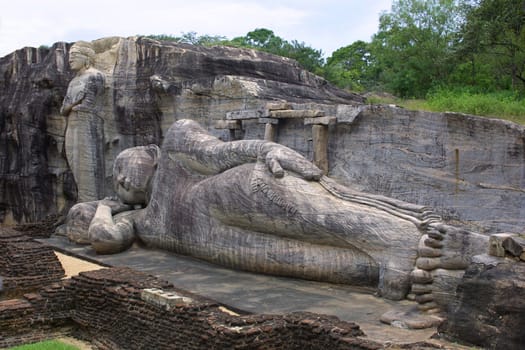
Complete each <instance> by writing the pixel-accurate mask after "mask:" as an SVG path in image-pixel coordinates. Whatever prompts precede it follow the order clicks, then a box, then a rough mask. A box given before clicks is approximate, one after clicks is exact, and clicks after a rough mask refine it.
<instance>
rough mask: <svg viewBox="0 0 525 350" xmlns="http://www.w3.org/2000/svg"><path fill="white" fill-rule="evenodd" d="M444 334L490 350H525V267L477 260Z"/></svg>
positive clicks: (503, 260)
mask: <svg viewBox="0 0 525 350" xmlns="http://www.w3.org/2000/svg"><path fill="white" fill-rule="evenodd" d="M457 294H458V299H457V302H456V303H454V304H452V305H451V307H450V309H449V312H448V315H447V316H448V320H447V321H446V323H444V324H443V325H442V326H441V327H440V331H442V332H445V333H446V334H448V335H452V336H454V337H456V338H460V339H462V340H464V341H467V342H469V343H472V344H475V345H479V346H482V347H484V348H487V349H523V344H525V333H523V329H524V328H525V316H524V315H525V299H524V298H523V296H524V295H525V263H523V262H517V261H516V260H514V259H508V258H497V257H491V256H488V255H482V256H476V257H474V260H473V263H472V264H471V265H470V266H469V268H468V269H467V271H466V272H465V275H464V277H463V280H462V281H461V283H460V284H459V286H458V290H457Z"/></svg>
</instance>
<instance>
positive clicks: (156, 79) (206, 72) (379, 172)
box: [0, 38, 525, 233]
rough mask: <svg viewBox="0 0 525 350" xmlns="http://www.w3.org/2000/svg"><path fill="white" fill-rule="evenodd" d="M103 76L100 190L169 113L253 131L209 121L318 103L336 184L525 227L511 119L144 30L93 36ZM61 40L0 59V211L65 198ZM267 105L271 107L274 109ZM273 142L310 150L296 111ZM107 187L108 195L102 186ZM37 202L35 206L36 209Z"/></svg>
mask: <svg viewBox="0 0 525 350" xmlns="http://www.w3.org/2000/svg"><path fill="white" fill-rule="evenodd" d="M93 45H94V48H95V52H96V65H95V66H96V68H97V69H99V70H100V71H101V72H103V73H104V74H105V76H106V97H105V100H104V104H103V106H102V108H101V115H102V116H103V118H104V136H105V137H104V139H105V142H106V144H105V145H104V150H105V151H104V152H105V172H106V173H105V179H106V180H105V182H106V183H105V185H106V186H105V188H107V189H110V188H111V186H110V183H111V164H112V161H113V160H114V159H115V156H116V155H117V154H118V153H119V152H120V151H121V150H122V149H125V148H129V147H132V146H135V145H144V144H149V143H156V144H160V142H161V141H162V139H163V135H164V134H165V132H166V131H167V129H168V127H169V126H170V125H171V124H172V123H173V122H174V121H175V120H178V119H181V118H192V119H195V120H197V121H198V122H199V123H200V124H201V125H203V126H204V127H205V128H206V129H208V130H210V131H211V132H212V133H213V134H214V135H215V136H219V137H221V138H223V139H228V140H229V139H231V138H232V137H234V138H244V139H255V138H257V139H263V138H264V134H265V124H259V122H258V120H257V119H246V120H242V130H233V131H232V130H229V129H217V130H216V129H213V127H214V125H215V122H216V121H218V120H223V119H225V117H226V113H228V112H232V111H245V110H248V111H262V112H264V111H265V110H270V109H269V108H268V107H267V103H268V102H271V103H274V104H275V107H278V108H277V109H275V110H283V109H288V110H289V109H292V110H318V111H322V112H323V113H324V115H326V116H334V117H336V118H337V124H336V125H334V126H331V127H330V128H329V135H328V142H329V143H328V167H329V169H328V171H329V174H330V175H331V176H333V177H336V178H338V179H339V180H341V181H343V182H344V183H345V184H347V185H349V184H352V185H354V186H356V187H357V188H358V189H361V190H364V191H366V192H372V193H377V194H383V195H387V196H389V197H393V198H398V199H401V200H404V201H408V202H413V203H418V204H421V205H425V206H429V207H432V208H435V209H436V210H437V211H438V212H439V213H440V214H442V215H443V216H444V217H445V219H449V220H453V221H459V222H460V223H461V224H466V225H469V226H470V229H472V230H474V231H482V232H487V233H493V232H521V229H522V227H523V226H524V225H525V216H524V215H522V212H521V211H522V210H521V208H523V207H524V206H525V193H524V191H523V176H522V173H523V171H522V169H523V168H524V167H525V161H524V159H525V150H524V144H523V140H524V129H523V127H522V126H519V125H516V124H513V123H510V122H505V121H500V120H494V119H488V118H479V117H474V116H467V115H462V114H454V113H430V112H415V111H407V110H404V109H401V108H396V107H392V106H367V105H364V104H362V101H363V99H362V98H360V97H358V96H356V95H352V94H349V93H346V92H344V91H341V90H337V89H335V88H334V87H332V86H330V85H329V84H328V83H326V81H324V80H323V79H321V78H319V77H316V76H314V75H312V74H310V73H307V72H305V71H304V70H302V69H300V67H299V66H298V65H297V63H295V62H294V61H292V60H288V59H283V58H279V57H276V56H272V55H268V54H264V53H260V52H256V51H252V50H240V49H233V48H220V47H216V48H202V47H193V46H190V45H181V44H174V43H161V42H157V41H154V40H149V39H145V38H127V39H123V38H107V39H101V40H97V41H94V42H93ZM68 47H69V46H68V45H66V44H63V43H59V44H56V45H54V46H53V47H52V48H51V49H50V50H46V49H38V50H37V49H28V48H26V49H23V50H19V51H16V52H14V53H13V54H11V55H8V56H6V57H4V58H1V59H0V116H1V117H0V144H2V145H5V147H0V174H1V175H0V182H1V184H0V192H1V193H0V198H1V200H0V201H1V203H0V222H4V223H8V222H22V221H35V220H37V219H40V218H42V217H44V216H46V215H47V214H53V213H57V212H63V211H64V210H65V209H67V208H69V207H71V205H72V204H73V203H74V202H75V201H76V188H75V183H74V181H73V179H72V174H71V172H70V171H69V168H68V166H67V163H66V161H65V156H64V147H63V144H64V138H63V135H64V130H65V119H64V117H61V116H59V113H58V110H59V107H60V105H61V103H62V99H63V97H64V96H65V94H66V87H67V85H68V82H69V81H70V80H71V79H72V77H73V74H72V73H71V71H70V69H69V67H68V66H67V61H68V54H67V53H68ZM272 108H273V107H272ZM275 127H276V128H277V129H276V130H273V135H274V138H275V141H276V142H279V143H281V144H284V145H286V146H289V147H291V148H293V149H294V150H296V151H298V152H299V153H301V154H303V155H305V156H306V157H307V158H309V159H313V145H312V133H311V127H310V126H305V125H304V120H303V119H302V118H299V119H297V120H296V119H283V120H281V123H279V125H278V126H275V125H274V128H275ZM106 194H110V193H106ZM41 203H46V205H45V206H43V205H41Z"/></svg>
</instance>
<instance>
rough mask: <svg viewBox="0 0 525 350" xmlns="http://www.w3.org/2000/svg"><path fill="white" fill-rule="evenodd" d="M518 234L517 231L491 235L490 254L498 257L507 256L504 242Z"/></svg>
mask: <svg viewBox="0 0 525 350" xmlns="http://www.w3.org/2000/svg"><path fill="white" fill-rule="evenodd" d="M514 236H516V234H515V233H495V234H492V235H490V237H489V254H490V255H492V256H497V257H504V256H505V248H504V247H503V242H504V241H505V240H506V239H509V238H511V237H514Z"/></svg>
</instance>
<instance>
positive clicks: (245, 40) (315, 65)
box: [224, 28, 324, 73]
mask: <svg viewBox="0 0 525 350" xmlns="http://www.w3.org/2000/svg"><path fill="white" fill-rule="evenodd" d="M224 44H226V45H232V46H237V47H246V48H253V49H257V50H261V51H265V52H268V53H272V54H274V55H279V56H283V57H288V58H292V59H294V60H296V61H297V62H299V64H300V65H301V66H302V67H303V68H305V69H307V70H309V71H311V72H314V73H321V68H322V66H323V64H324V59H323V53H322V51H321V50H316V49H314V48H312V47H310V46H308V45H306V44H305V43H304V42H299V41H297V40H293V41H292V42H288V41H287V40H284V39H283V38H281V37H279V36H277V35H275V33H274V32H273V31H272V30H270V29H266V28H259V29H255V30H253V31H251V32H248V34H246V35H245V36H241V37H237V38H234V39H232V40H230V41H228V42H225V43H224Z"/></svg>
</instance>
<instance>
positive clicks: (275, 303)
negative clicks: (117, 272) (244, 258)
mask: <svg viewBox="0 0 525 350" xmlns="http://www.w3.org/2000/svg"><path fill="white" fill-rule="evenodd" d="M39 241H41V242H43V243H46V244H49V245H51V246H53V247H54V248H55V249H56V250H58V251H61V252H63V253H65V254H70V255H74V256H76V257H78V258H81V259H84V260H88V261H91V262H96V263H98V264H101V265H104V266H127V267H131V268H134V269H136V270H139V271H143V272H146V273H149V274H151V275H154V276H156V277H159V278H162V279H164V280H167V281H169V282H171V283H173V284H174V285H176V286H177V287H179V288H182V289H185V290H188V291H190V292H192V293H195V294H198V295H201V296H205V297H208V298H211V299H214V300H216V301H218V302H219V303H221V304H223V305H224V306H226V307H227V308H228V309H230V310H233V311H239V312H250V313H266V314H275V313H287V312H293V311H310V312H315V313H321V314H328V315H335V316H337V317H339V318H340V319H342V320H347V321H353V322H356V323H358V324H359V325H360V327H361V329H363V331H364V332H365V333H366V334H367V339H371V340H376V341H380V342H400V343H410V342H418V341H424V340H428V339H430V337H431V336H432V335H433V334H434V333H435V331H436V329H435V328H428V329H418V330H408V329H399V328H395V327H392V326H390V325H386V324H382V323H381V322H380V321H379V320H380V317H381V315H383V314H384V313H385V312H387V311H389V310H392V309H396V310H406V311H407V312H408V311H409V310H411V309H412V308H413V307H414V305H415V303H414V302H409V301H401V302H394V301H389V300H385V299H382V298H378V297H376V296H374V295H373V294H372V292H371V291H368V290H365V289H359V288H354V287H350V286H344V285H336V284H329V283H321V282H312V281H305V280H298V279H292V278H283V277H274V276H265V275H260V274H253V273H248V272H242V271H234V270H230V269H226V268H223V267H220V266H216V265H213V264H209V263H206V262H203V261H200V260H197V259H194V258H191V257H186V256H182V255H178V254H174V253H170V252H166V251H160V250H151V249H145V248H143V247H140V246H138V245H134V246H133V247H132V248H130V249H129V250H127V251H125V252H123V253H119V254H114V255H96V254H95V252H94V251H93V250H92V249H91V248H90V247H89V246H79V245H74V244H71V243H70V242H68V241H67V239H66V238H65V237H58V236H55V237H52V238H48V239H42V240H39Z"/></svg>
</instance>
